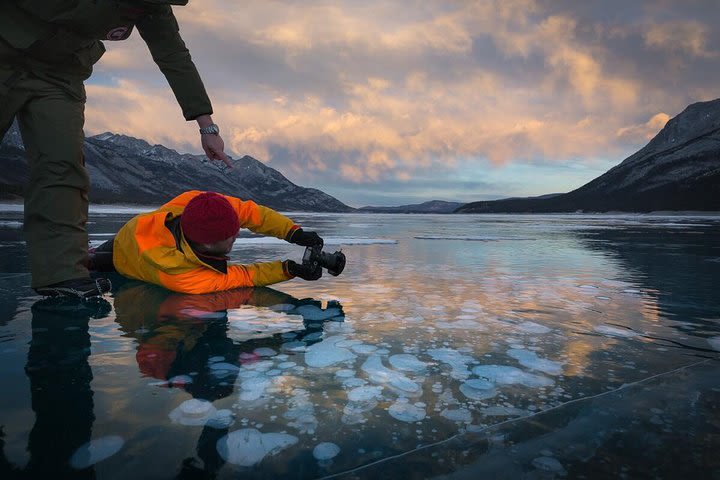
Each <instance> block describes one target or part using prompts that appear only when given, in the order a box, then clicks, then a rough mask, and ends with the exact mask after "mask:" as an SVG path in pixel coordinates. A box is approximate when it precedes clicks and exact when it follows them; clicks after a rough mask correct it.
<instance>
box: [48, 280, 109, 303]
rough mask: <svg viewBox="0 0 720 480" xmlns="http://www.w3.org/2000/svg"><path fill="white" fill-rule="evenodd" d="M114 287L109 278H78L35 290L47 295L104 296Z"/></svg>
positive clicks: (82, 297)
mask: <svg viewBox="0 0 720 480" xmlns="http://www.w3.org/2000/svg"><path fill="white" fill-rule="evenodd" d="M111 288H112V284H111V283H110V280H108V279H107V278H102V277H100V278H97V279H93V278H76V279H74V280H65V281H64V282H59V283H55V284H53V285H48V286H47V287H38V288H36V289H35V291H36V292H37V293H38V294H39V295H43V296H45V297H70V298H81V299H84V298H92V297H99V296H102V294H103V293H107V292H109V291H110V289H111Z"/></svg>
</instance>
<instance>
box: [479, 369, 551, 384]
mask: <svg viewBox="0 0 720 480" xmlns="http://www.w3.org/2000/svg"><path fill="white" fill-rule="evenodd" d="M473 373H474V374H475V375H477V376H478V377H480V378H482V379H485V380H488V381H489V382H493V383H496V384H500V385H515V384H519V385H525V386H526V387H532V388H540V387H549V386H551V385H553V384H554V382H553V380H552V379H550V378H548V377H544V376H542V375H536V374H534V373H529V372H525V371H523V370H520V369H519V368H516V367H510V366H505V365H480V366H477V367H475V368H473Z"/></svg>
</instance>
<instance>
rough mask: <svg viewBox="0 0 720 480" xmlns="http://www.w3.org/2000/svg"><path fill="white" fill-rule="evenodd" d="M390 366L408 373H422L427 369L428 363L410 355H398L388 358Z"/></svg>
mask: <svg viewBox="0 0 720 480" xmlns="http://www.w3.org/2000/svg"><path fill="white" fill-rule="evenodd" d="M388 361H389V362H390V365H391V366H392V367H393V368H395V369H397V370H403V371H406V372H422V371H423V370H425V368H426V367H427V363H425V362H421V361H420V360H418V358H417V357H416V356H415V355H410V354H409V353H398V354H397V355H391V356H390V358H388Z"/></svg>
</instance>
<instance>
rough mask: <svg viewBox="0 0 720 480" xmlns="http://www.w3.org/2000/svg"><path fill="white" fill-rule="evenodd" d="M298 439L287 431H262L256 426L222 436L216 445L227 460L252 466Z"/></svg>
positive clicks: (242, 465) (240, 464)
mask: <svg viewBox="0 0 720 480" xmlns="http://www.w3.org/2000/svg"><path fill="white" fill-rule="evenodd" d="M297 441H298V438H297V437H294V436H292V435H288V434H286V433H262V432H260V431H259V430H257V429H255V428H243V429H241V430H235V431H234V432H230V433H228V434H227V435H225V436H224V437H222V438H220V439H219V440H218V441H217V444H216V447H217V451H218V453H219V454H220V456H221V457H222V459H223V460H225V461H226V462H228V463H231V464H233V465H239V466H241V467H251V466H253V465H255V464H257V463H259V462H260V461H261V460H262V459H263V458H265V457H266V456H267V455H275V454H276V453H278V452H280V451H281V450H284V449H285V448H287V447H289V446H291V445H294V444H296V443H297Z"/></svg>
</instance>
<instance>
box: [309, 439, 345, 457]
mask: <svg viewBox="0 0 720 480" xmlns="http://www.w3.org/2000/svg"><path fill="white" fill-rule="evenodd" d="M338 453H340V447H338V446H337V445H335V444H334V443H331V442H323V443H318V444H317V445H315V448H313V457H315V459H316V460H330V459H332V458H335V457H337V455H338Z"/></svg>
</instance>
